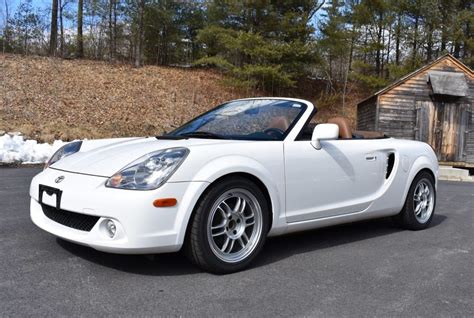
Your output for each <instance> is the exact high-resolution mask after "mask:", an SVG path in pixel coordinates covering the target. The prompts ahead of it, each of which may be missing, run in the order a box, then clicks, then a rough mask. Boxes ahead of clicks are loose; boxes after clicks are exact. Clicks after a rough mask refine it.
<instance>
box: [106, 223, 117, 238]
mask: <svg viewBox="0 0 474 318" xmlns="http://www.w3.org/2000/svg"><path fill="white" fill-rule="evenodd" d="M105 229H106V230H107V235H108V236H110V237H114V236H115V232H116V231H117V227H116V226H115V223H114V221H112V220H107V222H106V223H105Z"/></svg>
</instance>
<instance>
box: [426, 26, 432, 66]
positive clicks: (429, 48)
mask: <svg viewBox="0 0 474 318" xmlns="http://www.w3.org/2000/svg"><path fill="white" fill-rule="evenodd" d="M432 58H433V23H430V24H429V25H428V38H427V39H426V62H430V61H431V59H432Z"/></svg>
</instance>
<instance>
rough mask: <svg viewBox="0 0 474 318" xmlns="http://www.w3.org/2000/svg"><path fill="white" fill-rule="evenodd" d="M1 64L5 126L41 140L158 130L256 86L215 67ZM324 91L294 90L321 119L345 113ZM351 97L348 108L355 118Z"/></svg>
mask: <svg viewBox="0 0 474 318" xmlns="http://www.w3.org/2000/svg"><path fill="white" fill-rule="evenodd" d="M0 67H1V68H0V73H1V74H0V81H1V82H0V130H5V131H20V132H22V133H23V134H25V135H26V136H27V137H29V138H34V139H37V140H40V141H51V140H53V139H63V140H72V139H76V138H90V139H93V138H103V137H116V136H140V135H143V136H146V135H157V134H161V133H162V132H163V131H164V130H166V131H168V130H170V129H172V128H174V127H177V126H179V125H180V124H182V123H183V122H185V121H188V120H189V119H191V118H193V117H195V116H196V115H198V114H200V113H202V112H204V111H206V110H208V109H209V108H211V107H213V106H215V105H217V104H219V103H221V102H224V101H227V100H231V99H235V98H241V97H249V96H252V95H257V94H258V93H255V92H249V91H245V90H242V89H236V88H231V87H229V86H226V85H225V84H224V83H223V82H224V77H223V76H222V75H220V74H218V73H216V72H212V71H209V70H199V69H177V68H168V67H158V66H146V67H142V68H139V69H136V68H133V67H131V66H129V65H110V64H108V63H105V62H97V61H86V60H62V59H57V58H46V57H32V56H28V57H24V56H19V55H2V54H0ZM298 91H304V92H306V93H305V94H299V93H298ZM308 92H309V94H308ZM321 92H322V91H321V90H320V89H319V88H317V87H315V88H314V91H308V90H306V89H298V90H295V91H293V93H292V94H291V95H293V96H296V97H297V96H298V95H300V96H299V97H302V98H306V99H309V100H311V101H313V102H316V103H318V102H320V103H321V106H323V107H321V111H320V113H319V116H320V119H319V120H318V121H321V119H326V118H328V117H330V116H332V115H337V114H340V113H341V109H340V106H338V105H337V103H338V97H336V98H335V99H336V100H333V101H331V99H328V98H327V97H325V95H324V94H323V93H321ZM301 95H304V96H301ZM333 99H334V98H333ZM349 100H350V103H351V102H352V104H351V105H350V106H348V107H346V110H348V111H347V112H346V115H348V117H351V118H355V116H354V113H355V112H354V109H355V108H354V105H355V101H354V98H349ZM328 101H329V102H328ZM328 103H329V104H328ZM350 103H349V104H350Z"/></svg>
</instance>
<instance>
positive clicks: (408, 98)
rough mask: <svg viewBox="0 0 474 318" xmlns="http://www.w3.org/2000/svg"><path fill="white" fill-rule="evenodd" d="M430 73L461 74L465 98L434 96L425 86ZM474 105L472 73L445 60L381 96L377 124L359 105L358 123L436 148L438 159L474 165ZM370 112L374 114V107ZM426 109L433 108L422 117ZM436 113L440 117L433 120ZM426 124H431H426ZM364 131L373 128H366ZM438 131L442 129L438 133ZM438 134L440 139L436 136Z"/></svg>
mask: <svg viewBox="0 0 474 318" xmlns="http://www.w3.org/2000/svg"><path fill="white" fill-rule="evenodd" d="M429 71H447V72H462V73H464V74H465V76H466V80H467V82H468V86H469V93H468V96H466V97H461V98H455V99H449V100H443V97H436V96H433V95H432V90H431V87H430V85H429V84H428V83H427V76H428V72H429ZM473 102H474V78H473V76H472V73H468V72H466V71H465V70H464V69H462V68H461V67H459V66H458V65H457V64H456V63H455V62H453V61H452V60H451V59H450V58H445V59H442V60H440V61H439V62H438V63H435V64H433V65H432V66H431V67H430V68H428V69H426V70H424V71H422V72H420V73H418V74H416V75H414V76H413V77H411V78H409V79H407V80H406V81H405V82H404V83H402V84H400V85H398V86H395V87H394V88H392V89H390V90H388V91H385V92H383V93H382V94H380V95H379V110H378V121H377V120H375V119H374V120H373V121H372V119H370V118H369V117H368V115H367V114H366V113H370V112H369V111H368V110H365V109H364V107H365V106H363V105H359V107H358V116H359V114H361V115H362V118H363V119H361V120H359V119H358V124H359V122H360V123H361V124H364V123H365V121H368V120H371V122H373V123H377V122H378V125H377V126H376V127H374V128H375V129H376V130H381V131H384V132H385V133H386V134H387V135H389V136H392V137H395V138H403V139H417V140H423V141H426V142H428V143H430V144H431V145H432V146H433V147H434V148H435V149H436V148H438V150H439V151H440V154H441V153H443V155H440V156H439V159H440V160H442V161H463V162H468V163H474V108H473ZM360 106H362V107H360ZM438 108H443V111H442V112H441V113H440V112H439V111H441V109H438ZM373 109H374V113H375V107H373ZM426 109H432V111H430V112H429V114H424V113H423V112H426ZM444 109H446V112H444ZM438 114H439V116H441V117H440V118H437V117H436V116H438ZM445 116H447V117H445ZM437 120H441V121H442V123H444V124H441V127H439V128H437V126H436V125H437V124H436V121H437ZM424 121H426V122H424ZM428 121H430V122H431V123H432V125H429V124H428ZM451 122H452V123H453V124H451ZM365 125H367V124H365ZM443 125H444V126H443ZM367 129H373V128H371V127H370V128H369V127H367ZM420 129H421V130H423V131H420ZM439 129H442V132H441V134H440V133H439ZM436 130H438V132H437V131H436ZM425 134H426V136H425ZM437 135H439V138H437V137H436V136H437ZM437 143H439V145H438V144H437ZM453 143H455V144H453ZM438 146H439V147H438Z"/></svg>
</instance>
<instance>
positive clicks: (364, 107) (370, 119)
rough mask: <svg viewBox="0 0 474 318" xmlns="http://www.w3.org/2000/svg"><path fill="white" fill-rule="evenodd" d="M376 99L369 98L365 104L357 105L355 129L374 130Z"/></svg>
mask: <svg viewBox="0 0 474 318" xmlns="http://www.w3.org/2000/svg"><path fill="white" fill-rule="evenodd" d="M376 110H377V98H376V97H374V98H371V99H369V100H368V101H366V102H365V103H362V104H359V105H357V129H358V130H375V118H376Z"/></svg>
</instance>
